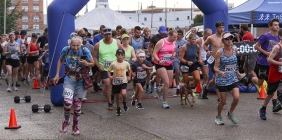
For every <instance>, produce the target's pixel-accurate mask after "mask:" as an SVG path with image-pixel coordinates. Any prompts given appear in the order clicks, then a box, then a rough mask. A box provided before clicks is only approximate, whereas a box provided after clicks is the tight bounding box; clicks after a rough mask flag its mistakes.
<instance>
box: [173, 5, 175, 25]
mask: <svg viewBox="0 0 282 140" xmlns="http://www.w3.org/2000/svg"><path fill="white" fill-rule="evenodd" d="M173 27H174V29H175V4H174V10H173Z"/></svg>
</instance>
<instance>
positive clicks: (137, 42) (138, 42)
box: [129, 26, 144, 53]
mask: <svg viewBox="0 0 282 140" xmlns="http://www.w3.org/2000/svg"><path fill="white" fill-rule="evenodd" d="M141 30H142V29H141V27H139V26H135V28H134V35H133V36H132V37H131V40H130V42H129V44H130V45H131V46H132V47H133V48H134V50H135V53H136V52H137V51H138V50H141V49H142V46H143V42H144V39H143V37H142V36H141Z"/></svg>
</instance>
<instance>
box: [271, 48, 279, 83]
mask: <svg viewBox="0 0 282 140" xmlns="http://www.w3.org/2000/svg"><path fill="white" fill-rule="evenodd" d="M279 45H280V44H278V46H279ZM279 47H280V52H278V54H277V56H275V57H274V60H275V61H278V62H279V59H280V58H281V57H282V46H281V45H280V46H279ZM278 68H279V66H278V65H274V64H270V67H269V73H268V82H270V83H274V82H277V81H279V80H280V79H282V73H280V72H278Z"/></svg>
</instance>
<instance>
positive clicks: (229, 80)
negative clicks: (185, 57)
mask: <svg viewBox="0 0 282 140" xmlns="http://www.w3.org/2000/svg"><path fill="white" fill-rule="evenodd" d="M233 38H234V36H233V35H232V34H230V33H229V32H224V33H223V34H222V43H223V48H221V49H219V50H218V51H217V52H216V55H215V64H214V71H215V72H216V78H215V79H216V86H217V89H218V91H219V94H220V102H219V103H218V105H217V113H218V114H217V116H216V118H215V123H216V124H219V125H223V124H224V122H223V120H222V117H221V112H222V109H223V106H224V105H225V103H226V93H227V92H228V91H231V94H232V96H233V101H232V103H231V107H230V110H229V111H228V113H227V115H226V116H227V117H228V119H229V120H231V121H232V122H233V123H234V124H237V123H238V120H237V119H236V118H235V117H234V114H233V112H234V110H235V108H236V106H237V104H238V102H239V97H240V92H239V88H238V81H239V79H240V72H239V70H238V65H237V56H236V53H237V48H236V49H234V48H232V40H233Z"/></svg>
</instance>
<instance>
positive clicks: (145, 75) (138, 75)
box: [137, 71, 147, 79]
mask: <svg viewBox="0 0 282 140" xmlns="http://www.w3.org/2000/svg"><path fill="white" fill-rule="evenodd" d="M146 77H147V73H146V71H141V72H137V79H144V78H146Z"/></svg>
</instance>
